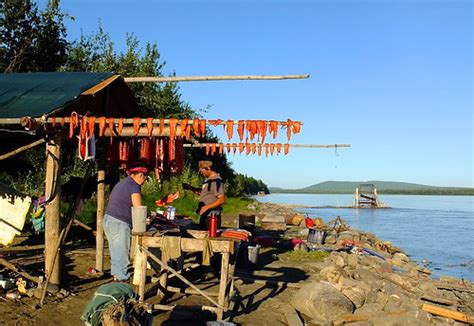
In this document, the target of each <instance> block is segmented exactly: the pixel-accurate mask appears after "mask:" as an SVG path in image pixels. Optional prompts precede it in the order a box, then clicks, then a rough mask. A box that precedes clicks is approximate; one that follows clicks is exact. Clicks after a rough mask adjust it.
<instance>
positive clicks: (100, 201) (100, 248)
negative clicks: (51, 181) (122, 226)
mask: <svg viewBox="0 0 474 326" xmlns="http://www.w3.org/2000/svg"><path fill="white" fill-rule="evenodd" d="M104 209H105V171H104V170H99V171H98V174H97V220H96V223H97V226H96V235H95V244H96V253H95V269H96V270H97V271H99V272H100V273H103V272H104V224H103V222H104Z"/></svg>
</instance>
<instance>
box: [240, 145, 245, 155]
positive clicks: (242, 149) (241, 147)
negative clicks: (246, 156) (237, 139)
mask: <svg viewBox="0 0 474 326" xmlns="http://www.w3.org/2000/svg"><path fill="white" fill-rule="evenodd" d="M244 149H245V144H244V143H239V153H240V154H242V153H243V152H244Z"/></svg>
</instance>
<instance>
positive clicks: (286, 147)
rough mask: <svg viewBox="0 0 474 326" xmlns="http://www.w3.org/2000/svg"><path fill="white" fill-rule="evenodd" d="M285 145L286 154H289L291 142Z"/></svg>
mask: <svg viewBox="0 0 474 326" xmlns="http://www.w3.org/2000/svg"><path fill="white" fill-rule="evenodd" d="M284 147H285V149H284V152H285V155H288V152H289V151H290V144H288V143H286V144H285V146H284Z"/></svg>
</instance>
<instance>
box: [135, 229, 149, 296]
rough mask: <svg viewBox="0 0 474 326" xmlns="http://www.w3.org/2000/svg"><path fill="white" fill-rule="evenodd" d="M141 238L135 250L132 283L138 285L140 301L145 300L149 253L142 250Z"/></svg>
mask: <svg viewBox="0 0 474 326" xmlns="http://www.w3.org/2000/svg"><path fill="white" fill-rule="evenodd" d="M140 242H141V241H140V238H138V240H137V250H136V251H135V259H134V261H133V266H134V271H135V272H134V273H133V279H132V283H133V284H134V285H138V295H139V298H140V301H144V300H145V281H146V263H147V254H146V252H145V251H144V250H140V248H142V247H141V245H140Z"/></svg>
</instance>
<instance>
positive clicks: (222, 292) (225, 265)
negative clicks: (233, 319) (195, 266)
mask: <svg viewBox="0 0 474 326" xmlns="http://www.w3.org/2000/svg"><path fill="white" fill-rule="evenodd" d="M229 256H230V255H229V253H228V252H225V253H222V263H221V281H220V284H219V297H218V303H219V306H220V307H219V310H218V311H217V320H222V318H223V317H224V309H223V307H225V305H226V301H227V300H226V293H227V291H226V290H227V280H228V278H229Z"/></svg>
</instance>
